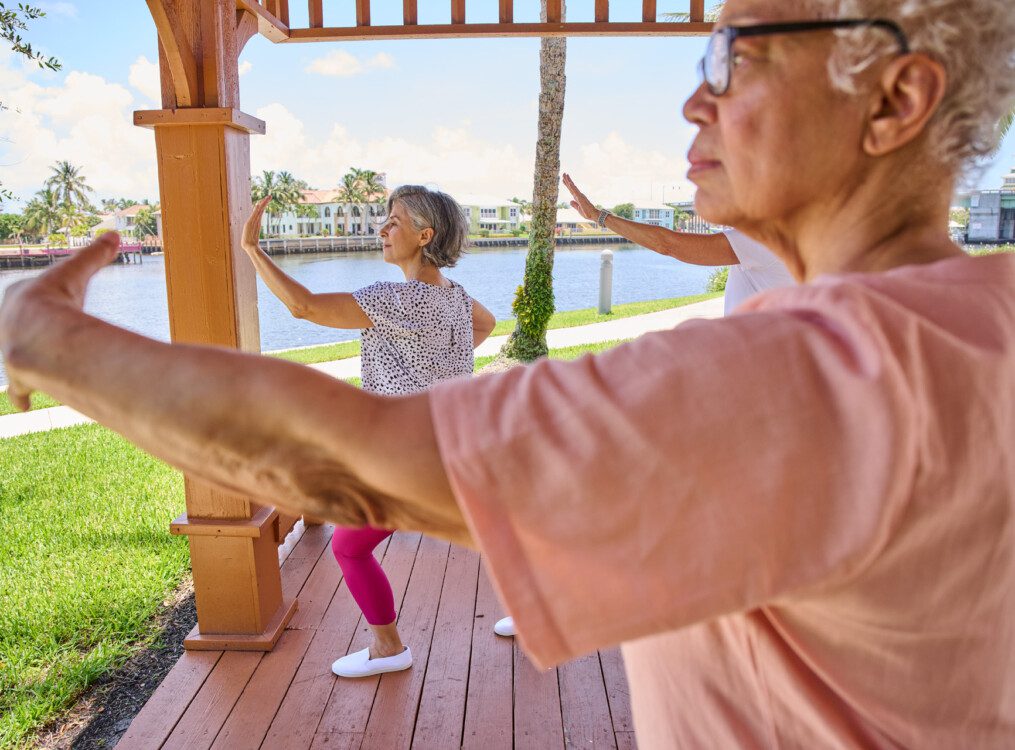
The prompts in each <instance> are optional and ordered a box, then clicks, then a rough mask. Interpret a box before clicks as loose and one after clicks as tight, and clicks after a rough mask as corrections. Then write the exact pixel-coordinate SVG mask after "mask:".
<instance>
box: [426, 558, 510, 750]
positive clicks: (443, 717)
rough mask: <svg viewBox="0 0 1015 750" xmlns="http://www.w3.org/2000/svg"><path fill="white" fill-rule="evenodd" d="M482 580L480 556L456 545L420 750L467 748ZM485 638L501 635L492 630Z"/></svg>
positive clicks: (430, 668) (429, 673) (430, 666)
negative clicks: (468, 706)
mask: <svg viewBox="0 0 1015 750" xmlns="http://www.w3.org/2000/svg"><path fill="white" fill-rule="evenodd" d="M478 577H479V553H478V552H473V551H472V550H467V549H463V548H462V547H456V546H452V547H451V552H450V555H449V556H448V565H447V570H446V571H445V573H444V587H443V589H442V590H441V600H440V604H439V605H438V608H437V622H436V624H435V625H434V629H433V640H432V641H431V645H430V658H429V660H428V661H427V665H426V677H425V678H424V680H423V694H422V697H421V698H420V701H419V710H418V711H417V719H416V728H415V731H414V733H413V737H412V746H413V747H414V748H419V750H427V749H428V748H432V747H461V745H462V724H463V717H464V716H465V698H466V691H467V690H468V685H469V651H470V647H471V645H472V634H473V622H474V620H475V614H476V583H477V580H478ZM482 637H484V638H486V639H488V640H492V639H493V638H495V637H496V636H495V635H494V634H493V633H492V632H489V631H488V632H486V633H483V634H482Z"/></svg>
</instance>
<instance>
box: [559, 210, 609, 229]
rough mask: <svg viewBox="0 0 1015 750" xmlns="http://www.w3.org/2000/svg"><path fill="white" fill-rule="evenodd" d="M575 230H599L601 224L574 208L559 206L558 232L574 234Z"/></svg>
mask: <svg viewBox="0 0 1015 750" xmlns="http://www.w3.org/2000/svg"><path fill="white" fill-rule="evenodd" d="M575 232H599V225H598V224H596V222H595V221H594V220H592V219H586V218H585V217H584V216H582V215H581V214H580V213H578V211H576V210H575V209H573V208H558V209H557V233H558V234H574V233H575Z"/></svg>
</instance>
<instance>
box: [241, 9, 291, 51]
mask: <svg viewBox="0 0 1015 750" xmlns="http://www.w3.org/2000/svg"><path fill="white" fill-rule="evenodd" d="M272 8H275V9H276V10H278V12H279V13H281V14H282V15H279V16H276V15H274V14H273V13H272V12H271V9H272ZM236 9H237V10H245V11H247V12H248V13H253V14H254V16H255V17H256V18H257V31H258V32H259V33H260V34H261V36H263V37H265V38H267V39H269V40H271V41H273V42H276V43H277V42H285V41H288V39H289V3H288V1H287V0H268V7H267V8H265V7H264V6H262V5H261V4H259V3H257V2H256V0H236ZM283 16H284V18H283Z"/></svg>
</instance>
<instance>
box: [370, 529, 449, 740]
mask: <svg viewBox="0 0 1015 750" xmlns="http://www.w3.org/2000/svg"><path fill="white" fill-rule="evenodd" d="M450 551H451V545H450V544H449V543H448V542H442V541H438V540H437V539H433V538H431V537H424V538H423V540H422V541H421V542H420V545H419V552H418V553H417V555H416V564H415V565H414V566H413V568H412V576H411V577H410V579H409V586H408V588H407V589H406V591H405V599H404V600H403V601H402V610H401V612H399V615H398V629H399V632H400V633H401V635H402V640H403V641H404V642H405V643H406V644H407V645H408V646H409V647H410V648H411V649H412V657H413V667H412V669H409V670H407V671H405V672H395V673H390V674H385V675H381V679H380V683H379V684H378V686H377V696H376V698H375V699H374V704H373V708H372V709H371V711H370V719H369V720H368V721H367V728H366V735H365V736H364V737H363V745H362V746H361V747H362V748H363V750H369V749H371V748H377V750H398V749H399V748H408V747H410V745H411V742H412V733H413V728H414V725H415V723H416V712H415V711H414V710H412V708H413V707H415V706H418V705H419V698H420V695H421V693H422V690H423V680H424V678H425V677H426V665H427V661H428V659H429V656H430V645H431V641H432V639H433V630H434V622H435V620H436V617H437V605H438V603H439V601H440V595H441V589H442V587H443V585H444V573H445V571H446V570H447V566H448V557H449V555H450Z"/></svg>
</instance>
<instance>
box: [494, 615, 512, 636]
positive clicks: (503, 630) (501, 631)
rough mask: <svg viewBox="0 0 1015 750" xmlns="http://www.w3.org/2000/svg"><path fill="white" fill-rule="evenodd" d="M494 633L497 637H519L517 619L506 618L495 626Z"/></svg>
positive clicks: (498, 621)
mask: <svg viewBox="0 0 1015 750" xmlns="http://www.w3.org/2000/svg"><path fill="white" fill-rule="evenodd" d="M493 632H494V633H496V634H497V635H503V636H512V635H517V634H518V631H517V630H515V618H513V617H504V618H502V619H500V620H497V622H495V623H494V625H493Z"/></svg>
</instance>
